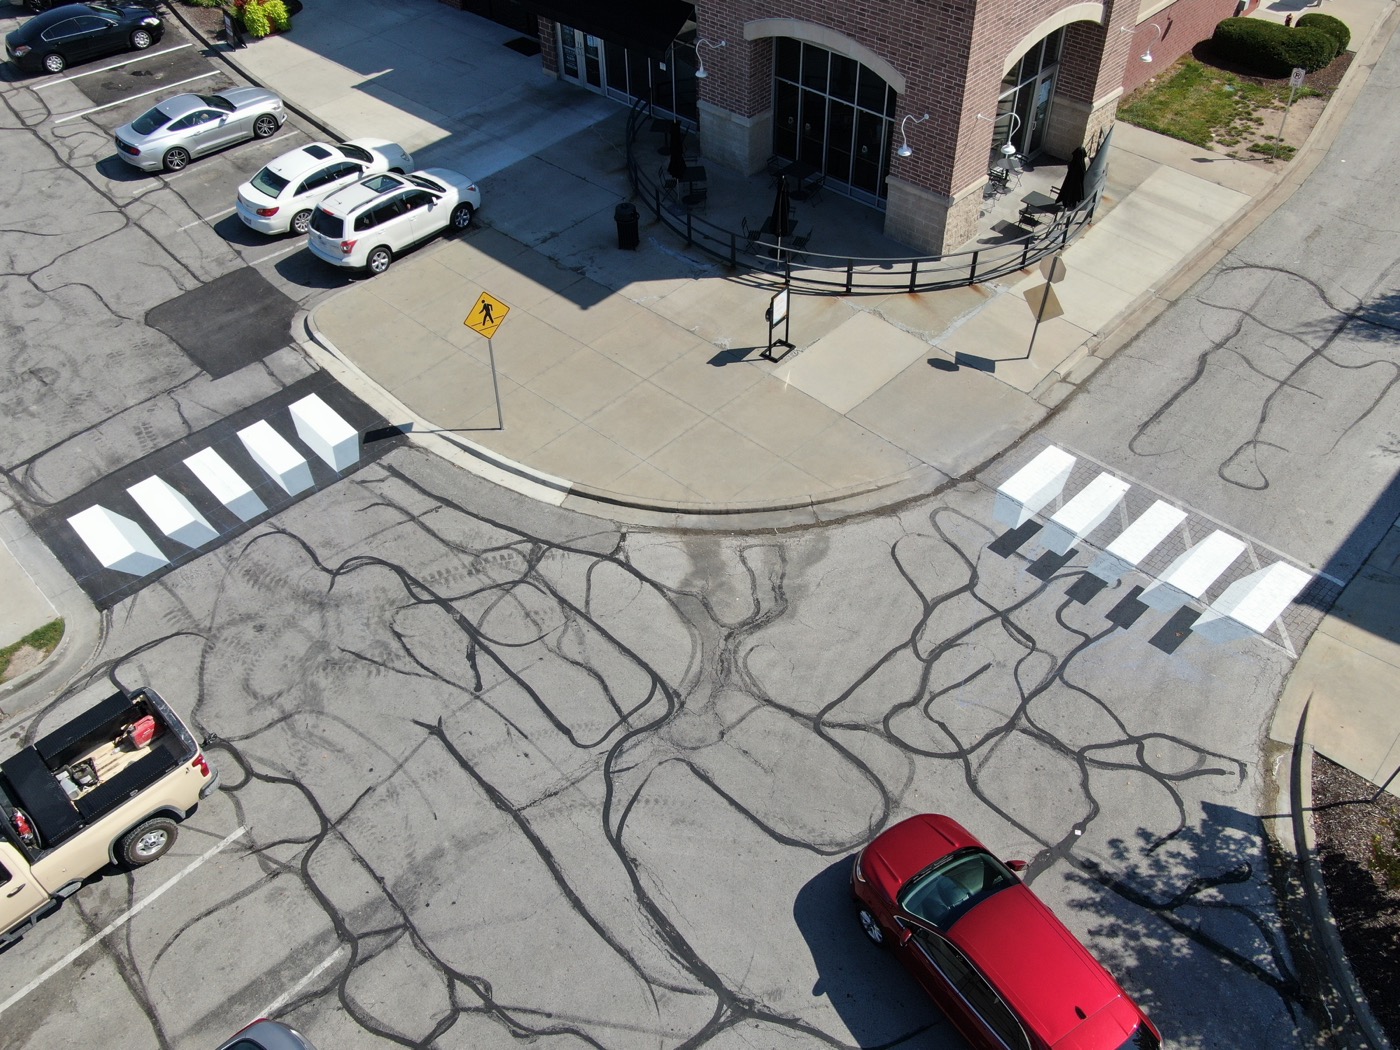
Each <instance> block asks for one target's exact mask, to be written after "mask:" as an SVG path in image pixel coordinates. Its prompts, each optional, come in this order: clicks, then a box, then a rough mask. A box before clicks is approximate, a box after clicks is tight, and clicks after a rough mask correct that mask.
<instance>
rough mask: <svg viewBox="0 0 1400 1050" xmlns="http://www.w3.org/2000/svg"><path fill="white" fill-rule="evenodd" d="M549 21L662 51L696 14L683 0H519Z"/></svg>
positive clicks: (630, 44) (689, 4)
mask: <svg viewBox="0 0 1400 1050" xmlns="http://www.w3.org/2000/svg"><path fill="white" fill-rule="evenodd" d="M520 6H522V7H524V8H525V9H526V10H527V11H533V12H534V13H535V14H537V15H539V16H540V17H542V18H548V19H549V20H550V21H552V22H562V23H563V24H564V25H566V26H573V27H574V28H575V29H578V30H582V31H583V32H585V33H587V34H589V35H590V36H598V37H602V38H603V39H604V40H611V41H613V42H614V43H618V44H621V45H622V46H623V47H627V48H634V49H636V50H639V51H650V52H651V53H652V54H654V55H656V56H657V57H658V58H659V57H661V56H663V55H665V54H666V51H667V49H668V48H669V47H670V46H671V41H672V40H674V39H676V35H677V34H678V33H679V32H680V31H681V27H682V26H684V25H685V24H686V22H688V21H690V20H691V19H693V18H694V17H695V5H694V4H691V3H687V2H686V0H520Z"/></svg>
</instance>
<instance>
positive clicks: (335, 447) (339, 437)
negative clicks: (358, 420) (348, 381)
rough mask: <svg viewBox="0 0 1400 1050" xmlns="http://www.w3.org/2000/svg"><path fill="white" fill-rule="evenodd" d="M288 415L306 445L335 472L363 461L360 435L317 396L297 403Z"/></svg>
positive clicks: (298, 435)
mask: <svg viewBox="0 0 1400 1050" xmlns="http://www.w3.org/2000/svg"><path fill="white" fill-rule="evenodd" d="M288 411H290V412H291V414H292V423H293V424H294V425H295V426H296V428H297V437H299V438H301V441H302V444H304V445H305V446H306V447H307V448H309V449H310V450H311V451H312V452H314V453H316V455H317V456H319V457H320V458H321V459H323V460H325V462H326V464H327V465H328V466H329V467H330V468H331V469H332V470H334V471H337V472H339V471H342V470H344V469H345V468H346V467H351V466H354V465H355V463H357V462H358V461H359V459H360V433H359V431H357V430H356V429H355V428H354V427H352V426H351V425H350V424H349V423H347V422H345V420H344V419H342V418H341V417H340V416H339V415H338V414H337V413H336V411H335V410H334V409H333V408H331V406H330V405H328V404H326V403H325V402H324V401H322V400H321V399H320V398H319V397H318V396H316V395H315V394H308V395H307V396H306V397H304V398H302V399H301V400H300V401H294V402H293V403H292V404H291V406H290V408H289V409H288Z"/></svg>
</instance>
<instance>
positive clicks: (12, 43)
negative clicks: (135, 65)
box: [5, 3, 165, 73]
mask: <svg viewBox="0 0 1400 1050" xmlns="http://www.w3.org/2000/svg"><path fill="white" fill-rule="evenodd" d="M164 34H165V23H163V22H162V21H161V20H160V19H159V18H158V17H156V16H155V15H154V14H152V13H151V11H150V10H148V9H147V8H144V7H134V6H128V5H122V6H120V7H117V6H114V5H109V4H102V3H94V4H65V5H64V6H62V7H53V8H50V9H49V10H47V11H45V12H44V13H43V14H41V15H38V16H36V17H34V18H31V19H30V20H29V21H28V22H25V23H24V25H22V26H20V27H19V28H18V29H16V30H15V31H14V32H13V33H10V34H9V35H8V36H6V37H5V51H6V52H7V53H8V54H9V56H10V61H11V62H13V63H14V64H15V65H17V66H19V68H20V69H24V70H28V71H29V72H31V73H39V72H46V73H62V72H63V71H64V70H65V69H67V68H68V66H69V64H70V63H73V62H81V61H83V60H84V59H88V58H99V57H101V56H102V55H110V54H113V53H114V52H117V51H126V50H127V49H132V50H135V51H141V50H144V49H145V48H148V47H150V46H151V45H152V44H154V43H155V42H156V41H157V40H159V39H160V38H161V37H162V36H163V35H164Z"/></svg>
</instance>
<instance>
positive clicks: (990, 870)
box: [899, 850, 1016, 930]
mask: <svg viewBox="0 0 1400 1050" xmlns="http://www.w3.org/2000/svg"><path fill="white" fill-rule="evenodd" d="M1015 884H1016V876H1015V875H1013V874H1012V873H1011V870H1010V869H1009V868H1008V867H1007V866H1006V865H1005V864H1003V863H1002V862H1001V861H999V860H997V859H996V858H995V857H993V856H992V855H991V854H989V853H984V852H982V851H981V850H964V851H960V852H958V853H955V854H953V855H952V856H951V857H949V858H948V859H946V860H943V861H940V862H939V863H937V864H935V865H933V866H932V867H930V868H926V869H925V870H924V871H921V872H920V873H919V874H918V875H915V876H914V877H913V878H912V879H910V880H909V883H908V885H906V886H905V887H904V889H903V890H901V891H900V894H899V906H900V907H901V908H903V909H904V910H905V911H907V912H908V913H909V914H910V915H913V916H914V917H915V918H917V919H922V920H923V921H924V922H927V923H929V924H930V925H932V926H937V927H938V928H939V929H941V930H946V929H948V928H950V927H951V926H952V925H953V923H955V922H957V921H958V920H959V919H961V918H962V917H963V916H964V915H966V914H967V913H968V912H969V911H971V910H972V909H973V908H974V907H975V906H976V905H978V904H980V903H981V902H982V901H984V900H986V899H987V898H988V897H990V896H991V895H992V894H994V893H996V892H998V891H1000V890H1004V889H1006V888H1007V887H1008V886H1014V885H1015Z"/></svg>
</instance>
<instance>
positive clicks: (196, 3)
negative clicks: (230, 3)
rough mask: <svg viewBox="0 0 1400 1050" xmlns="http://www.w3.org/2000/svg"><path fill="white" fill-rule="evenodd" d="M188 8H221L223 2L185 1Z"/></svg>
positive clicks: (212, 0)
mask: <svg viewBox="0 0 1400 1050" xmlns="http://www.w3.org/2000/svg"><path fill="white" fill-rule="evenodd" d="M185 3H186V4H188V5H189V6H190V7H223V6H224V0H185Z"/></svg>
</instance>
